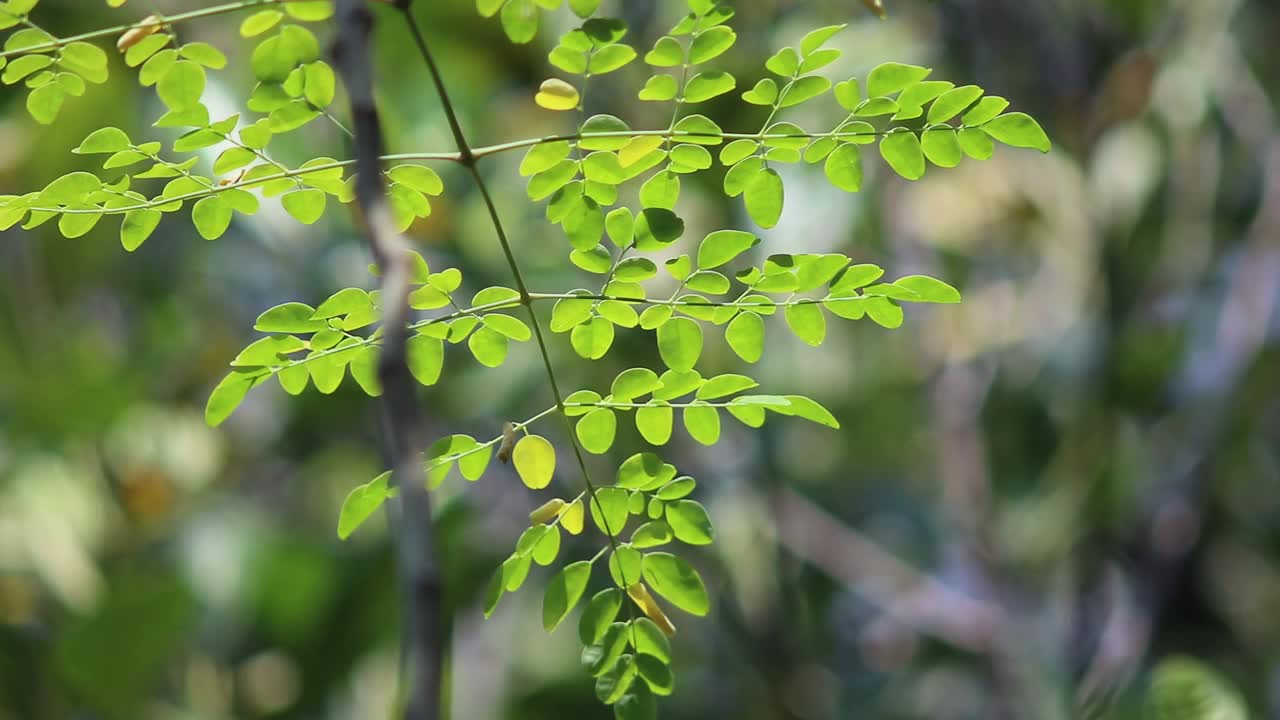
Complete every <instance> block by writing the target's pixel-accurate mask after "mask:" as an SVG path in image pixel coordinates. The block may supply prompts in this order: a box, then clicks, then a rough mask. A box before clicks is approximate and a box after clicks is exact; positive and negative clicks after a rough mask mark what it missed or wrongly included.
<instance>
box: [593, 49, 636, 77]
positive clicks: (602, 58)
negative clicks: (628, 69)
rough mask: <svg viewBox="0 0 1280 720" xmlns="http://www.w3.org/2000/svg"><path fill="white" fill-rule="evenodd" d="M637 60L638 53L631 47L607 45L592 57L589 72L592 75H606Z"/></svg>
mask: <svg viewBox="0 0 1280 720" xmlns="http://www.w3.org/2000/svg"><path fill="white" fill-rule="evenodd" d="M635 59H636V51H635V50H634V49H633V48H632V47H630V46H629V45H623V44H621V43H616V44H613V45H606V46H604V47H602V48H600V49H599V50H597V51H596V52H595V54H594V55H592V56H591V60H590V61H588V63H587V71H588V72H590V73H591V74H592V75H605V74H607V73H611V72H613V71H614V70H617V69H618V68H621V67H623V66H624V65H626V64H627V63H629V62H631V61H632V60H635Z"/></svg>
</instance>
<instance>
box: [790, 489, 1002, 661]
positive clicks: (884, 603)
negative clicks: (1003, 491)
mask: <svg viewBox="0 0 1280 720" xmlns="http://www.w3.org/2000/svg"><path fill="white" fill-rule="evenodd" d="M773 500H774V503H773V504H774V507H775V508H776V509H777V514H776V516H777V528H776V529H777V533H778V542H779V544H781V545H782V546H783V547H785V548H786V549H787V550H790V551H791V552H793V553H795V554H796V555H797V556H799V557H800V558H801V559H802V560H804V561H805V562H808V563H810V564H812V565H814V566H815V567H817V568H818V569H820V570H822V571H823V572H825V573H827V574H828V575H830V576H831V577H832V578H834V579H836V580H839V581H840V582H841V583H843V584H844V585H845V587H847V588H848V589H849V590H851V591H853V592H856V593H858V594H860V595H862V596H864V597H866V598H867V599H869V600H871V601H872V602H874V603H876V604H877V605H879V606H880V608H881V609H882V610H884V612H885V613H886V614H887V615H889V616H890V617H892V618H893V619H895V620H897V621H898V622H900V623H902V624H903V625H906V626H907V627H910V628H913V629H915V630H916V631H918V632H922V633H926V634H928V635H932V636H934V637H936V638H939V639H941V640H944V641H946V642H948V643H950V644H952V645H955V646H956V647H960V648H964V649H966V650H970V651H973V652H988V651H990V649H991V647H992V643H993V642H994V641H995V638H996V634H997V632H998V631H999V630H1000V628H1001V623H1002V622H1003V621H1004V617H1005V613H1004V611H1003V610H1002V609H1001V608H1000V607H998V606H995V605H991V604H988V603H986V602H983V601H981V600H978V599H976V598H973V597H970V596H968V595H964V594H962V593H960V592H958V591H956V590H952V589H951V588H949V587H947V586H946V585H944V584H942V582H940V581H939V580H937V579H936V578H934V577H932V576H930V575H927V574H925V573H923V572H921V571H919V570H917V569H915V568H913V567H911V566H910V565H908V564H907V563H905V562H903V561H902V560H899V559H898V558H896V557H894V556H893V555H891V554H890V553H888V552H887V551H885V550H884V549H883V548H881V547H880V546H879V545H876V544H875V543H873V542H871V541H870V540H868V539H867V538H865V537H863V536H862V535H860V534H858V533H857V532H856V531H854V530H853V529H852V528H849V527H847V526H845V525H844V524H843V523H841V522H840V521H838V520H837V519H835V518H833V517H832V516H831V515H830V514H828V513H827V512H826V511H825V510H822V509H821V508H819V507H818V506H816V505H814V504H813V503H811V502H809V501H808V500H806V499H804V498H803V497H801V496H799V495H797V494H795V493H793V492H791V491H789V490H780V491H778V492H777V493H775V495H774V497H773Z"/></svg>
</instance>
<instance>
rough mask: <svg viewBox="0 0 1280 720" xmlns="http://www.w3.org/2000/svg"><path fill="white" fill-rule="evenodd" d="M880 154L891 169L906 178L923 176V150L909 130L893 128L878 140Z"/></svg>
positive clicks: (912, 178)
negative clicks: (893, 129)
mask: <svg viewBox="0 0 1280 720" xmlns="http://www.w3.org/2000/svg"><path fill="white" fill-rule="evenodd" d="M880 155H881V156H883V157H884V159H885V162H887V163H889V167H891V168H893V171H894V172H896V173H898V174H899V175H901V176H902V177H904V178H906V179H908V180H919V179H920V178H922V177H924V152H923V151H922V150H921V149H920V140H919V138H917V137H916V134H915V133H913V132H911V131H910V130H895V131H893V132H891V133H889V134H888V135H886V136H885V137H884V139H883V140H881V141H880Z"/></svg>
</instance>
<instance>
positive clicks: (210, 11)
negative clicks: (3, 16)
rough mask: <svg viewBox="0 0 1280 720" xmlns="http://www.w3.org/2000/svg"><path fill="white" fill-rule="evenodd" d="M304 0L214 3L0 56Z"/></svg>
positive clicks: (257, 0) (7, 56) (54, 48)
mask: <svg viewBox="0 0 1280 720" xmlns="http://www.w3.org/2000/svg"><path fill="white" fill-rule="evenodd" d="M305 1H306V0H240V2H233V3H227V4H226V5H215V6H213V7H207V8H201V9H199V10H190V11H188V12H184V13H178V14H176V15H170V16H168V17H157V18H156V19H155V20H152V21H150V22H141V21H139V22H132V23H128V24H126V25H114V26H112V27H109V28H102V29H101V30H94V31H92V32H87V33H82V34H80V35H72V36H70V37H64V38H54V39H53V40H51V41H49V42H45V43H40V44H39V45H30V46H27V47H22V48H17V49H14V50H6V51H4V52H0V58H10V57H14V56H15V55H28V54H31V53H42V52H48V51H50V50H57V49H58V48H60V47H63V46H65V45H70V44H71V43H73V42H85V41H88V40H96V39H98V38H103V37H111V36H112V35H119V34H120V33H123V32H127V31H129V30H132V29H134V28H147V27H160V26H162V25H170V24H173V23H176V22H181V21H183V20H194V19H196V18H203V17H212V16H214V15H223V14H225V13H230V12H237V11H240V10H248V9H249V8H255V7H262V6H264V5H283V4H285V3H290V2H305Z"/></svg>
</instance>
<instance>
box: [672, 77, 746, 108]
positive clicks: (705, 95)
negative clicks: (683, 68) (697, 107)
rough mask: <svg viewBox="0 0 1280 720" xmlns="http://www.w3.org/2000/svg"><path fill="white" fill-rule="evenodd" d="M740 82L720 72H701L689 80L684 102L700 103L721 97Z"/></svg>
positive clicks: (685, 88) (685, 87)
mask: <svg viewBox="0 0 1280 720" xmlns="http://www.w3.org/2000/svg"><path fill="white" fill-rule="evenodd" d="M737 84H738V81H737V80H735V79H734V77H733V76H732V75H730V74H729V73H727V72H723V71H720V70H709V71H706V72H700V73H698V74H697V75H694V76H693V77H691V78H689V82H688V83H687V84H686V85H685V86H684V101H685V102H689V103H699V102H705V101H707V100H710V99H711V98H714V97H719V96H721V95H723V94H725V93H727V92H729V91H730V90H733V88H734V87H736V86H737Z"/></svg>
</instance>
